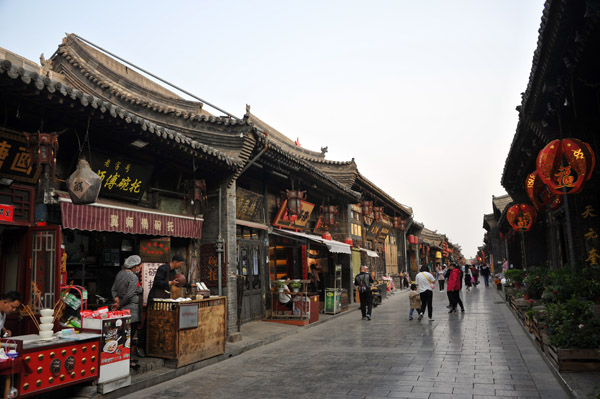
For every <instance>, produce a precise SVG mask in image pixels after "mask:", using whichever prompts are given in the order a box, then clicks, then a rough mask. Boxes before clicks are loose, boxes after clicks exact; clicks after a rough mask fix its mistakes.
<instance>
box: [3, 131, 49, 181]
mask: <svg viewBox="0 0 600 399" xmlns="http://www.w3.org/2000/svg"><path fill="white" fill-rule="evenodd" d="M41 170H42V169H41V167H39V166H37V165H32V163H31V156H30V155H29V150H28V148H27V139H26V138H25V137H24V136H17V135H14V134H10V133H6V132H2V131H0V176H3V177H8V178H10V179H15V180H18V181H23V182H27V183H37V180H38V178H39V176H40V173H41Z"/></svg>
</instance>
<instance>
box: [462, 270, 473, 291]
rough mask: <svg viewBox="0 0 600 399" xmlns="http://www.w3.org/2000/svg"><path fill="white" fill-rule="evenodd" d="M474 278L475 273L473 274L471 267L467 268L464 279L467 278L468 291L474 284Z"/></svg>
mask: <svg viewBox="0 0 600 399" xmlns="http://www.w3.org/2000/svg"><path fill="white" fill-rule="evenodd" d="M472 279H473V275H472V274H471V269H469V268H468V267H467V268H465V277H464V280H465V287H467V288H466V290H467V291H469V290H470V289H471V285H472V284H471V281H472Z"/></svg>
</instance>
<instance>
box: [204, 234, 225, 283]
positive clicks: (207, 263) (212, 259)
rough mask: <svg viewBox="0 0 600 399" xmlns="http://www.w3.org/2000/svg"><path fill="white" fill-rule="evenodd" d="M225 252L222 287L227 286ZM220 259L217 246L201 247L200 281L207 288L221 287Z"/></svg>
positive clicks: (222, 258) (205, 245) (206, 245)
mask: <svg viewBox="0 0 600 399" xmlns="http://www.w3.org/2000/svg"><path fill="white" fill-rule="evenodd" d="M226 253H227V252H226V251H223V253H222V254H221V286H223V287H226V286H227V260H226V259H225V254H226ZM218 263H219V257H218V254H217V245H216V244H202V245H200V281H202V282H203V283H204V284H206V286H207V287H218V286H219V265H218Z"/></svg>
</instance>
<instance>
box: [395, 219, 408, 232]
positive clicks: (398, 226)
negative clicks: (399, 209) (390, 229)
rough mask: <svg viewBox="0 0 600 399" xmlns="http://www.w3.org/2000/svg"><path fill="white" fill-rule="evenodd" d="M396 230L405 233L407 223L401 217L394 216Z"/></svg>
mask: <svg viewBox="0 0 600 399" xmlns="http://www.w3.org/2000/svg"><path fill="white" fill-rule="evenodd" d="M394 228H396V229H398V230H400V231H404V230H405V229H406V222H405V221H404V220H402V218H401V217H400V216H394Z"/></svg>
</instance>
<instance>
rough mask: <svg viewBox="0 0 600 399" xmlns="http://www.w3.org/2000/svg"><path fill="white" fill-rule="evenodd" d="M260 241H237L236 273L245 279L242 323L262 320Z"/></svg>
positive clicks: (261, 258)
mask: <svg viewBox="0 0 600 399" xmlns="http://www.w3.org/2000/svg"><path fill="white" fill-rule="evenodd" d="M263 258H264V256H263V254H262V250H261V246H260V241H256V240H239V241H238V271H239V274H240V275H242V276H244V277H245V280H244V293H243V300H242V315H241V318H242V322H247V321H251V320H257V319H262V318H263V317H264V315H265V304H264V281H265V279H264V262H263Z"/></svg>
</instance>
